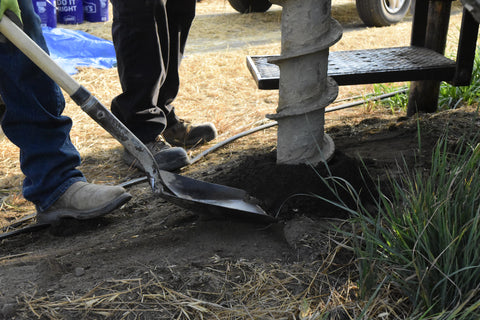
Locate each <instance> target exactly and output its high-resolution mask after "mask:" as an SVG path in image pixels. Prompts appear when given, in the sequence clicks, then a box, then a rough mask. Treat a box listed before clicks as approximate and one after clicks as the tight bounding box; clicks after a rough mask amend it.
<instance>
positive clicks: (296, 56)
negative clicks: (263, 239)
mask: <svg viewBox="0 0 480 320" xmlns="http://www.w3.org/2000/svg"><path fill="white" fill-rule="evenodd" d="M271 2H272V3H275V4H279V5H281V6H282V7H283V9H282V22H281V26H282V49H281V55H280V56H279V57H276V58H272V59H270V60H269V62H271V63H275V64H277V65H278V67H279V69H280V84H279V103H278V108H277V113H276V114H270V115H267V117H268V118H270V119H275V120H277V122H278V133H277V163H279V164H300V163H308V164H313V165H316V164H317V163H319V162H320V161H325V160H327V159H328V158H329V157H331V156H332V155H333V152H334V144H333V141H332V139H331V138H330V137H329V136H328V135H326V134H325V132H324V124H325V107H326V106H328V105H329V104H330V103H332V102H333V101H334V100H335V98H336V97H337V94H338V85H337V84H336V83H335V81H333V79H331V78H329V77H327V70H328V50H329V47H330V46H332V45H333V44H334V43H335V42H337V41H338V40H339V39H340V38H341V36H342V28H341V26H340V24H339V23H338V22H337V21H336V20H334V19H333V18H332V17H331V15H330V11H331V0H271Z"/></svg>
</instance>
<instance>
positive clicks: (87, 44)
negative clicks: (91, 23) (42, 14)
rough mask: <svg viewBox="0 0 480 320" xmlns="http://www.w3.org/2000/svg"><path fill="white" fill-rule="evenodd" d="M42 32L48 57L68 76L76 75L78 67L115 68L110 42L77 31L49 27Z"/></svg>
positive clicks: (113, 53) (113, 51) (115, 60)
mask: <svg viewBox="0 0 480 320" xmlns="http://www.w3.org/2000/svg"><path fill="white" fill-rule="evenodd" d="M42 30H43V35H44V36H45V40H46V41H47V46H48V49H49V51H50V56H51V57H52V58H53V60H55V62H57V63H58V64H59V65H60V66H61V67H62V68H63V69H64V70H65V71H66V72H68V73H69V74H75V73H77V72H78V70H77V69H76V67H78V66H89V67H95V68H99V69H106V68H112V67H114V66H116V63H117V59H116V57H115V49H114V48H113V43H112V42H111V41H108V40H105V39H101V38H98V37H95V36H93V35H91V34H88V33H86V32H83V31H79V30H69V29H62V28H49V27H43V28H42Z"/></svg>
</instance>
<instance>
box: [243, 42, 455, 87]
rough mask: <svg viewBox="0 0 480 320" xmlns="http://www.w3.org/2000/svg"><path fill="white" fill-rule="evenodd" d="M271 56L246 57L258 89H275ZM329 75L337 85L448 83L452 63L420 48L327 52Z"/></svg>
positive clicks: (276, 71)
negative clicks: (406, 82) (417, 82)
mask: <svg viewBox="0 0 480 320" xmlns="http://www.w3.org/2000/svg"><path fill="white" fill-rule="evenodd" d="M270 57H274V56H247V66H248V68H249V70H250V72H251V74H252V76H253V77H254V79H255V81H256V83H257V86H258V88H259V89H265V90H272V89H278V86H279V76H280V69H279V67H278V66H277V65H275V64H271V63H269V62H268V59H269V58H270ZM328 75H329V76H331V77H333V78H334V79H335V81H336V82H337V83H338V84H339V85H354V84H367V83H386V82H398V81H414V80H443V81H449V80H452V78H453V77H454V75H455V61H453V60H450V59H448V58H446V57H445V56H443V55H441V54H439V53H437V52H435V51H433V50H429V49H426V48H422V47H395V48H382V49H370V50H352V51H333V52H330V53H329V58H328Z"/></svg>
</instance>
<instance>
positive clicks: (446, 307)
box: [353, 138, 480, 319]
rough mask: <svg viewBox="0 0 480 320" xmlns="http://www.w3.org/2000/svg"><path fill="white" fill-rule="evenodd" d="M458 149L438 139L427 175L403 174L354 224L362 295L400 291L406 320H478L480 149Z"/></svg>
mask: <svg viewBox="0 0 480 320" xmlns="http://www.w3.org/2000/svg"><path fill="white" fill-rule="evenodd" d="M457 146H458V148H457V150H456V151H455V152H453V153H451V152H449V148H448V143H447V139H446V138H444V139H441V140H440V141H439V143H438V144H437V146H436V148H435V150H434V153H433V155H432V163H431V167H430V169H429V170H427V171H425V170H422V169H417V170H415V171H414V172H413V174H412V173H411V172H408V169H402V172H403V173H402V174H401V177H400V179H395V180H394V179H391V185H392V192H391V195H390V196H387V195H385V194H381V196H380V198H379V200H378V203H377V211H378V212H376V214H375V215H372V214H370V213H368V212H367V211H366V210H364V209H362V208H361V207H360V209H359V213H358V215H357V216H356V217H355V218H354V219H353V223H354V225H356V226H357V227H358V226H359V227H360V230H361V232H358V233H355V237H354V250H355V251H356V253H357V255H358V258H359V263H358V266H359V288H360V293H361V296H363V297H369V296H371V295H372V294H373V293H374V292H378V291H379V287H381V286H382V287H386V286H388V287H389V288H390V289H389V290H397V291H398V292H400V293H401V295H402V296H404V297H407V299H408V303H409V305H410V306H411V308H412V309H411V314H418V316H415V317H412V318H411V319H480V308H479V307H480V165H479V164H480V144H473V143H471V142H470V143H469V142H467V141H464V142H463V143H459V144H457ZM392 288H393V289H392Z"/></svg>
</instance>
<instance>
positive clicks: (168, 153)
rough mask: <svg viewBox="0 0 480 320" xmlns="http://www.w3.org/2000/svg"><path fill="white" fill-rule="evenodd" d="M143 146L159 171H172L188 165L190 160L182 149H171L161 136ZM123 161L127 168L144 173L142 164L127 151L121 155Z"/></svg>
mask: <svg viewBox="0 0 480 320" xmlns="http://www.w3.org/2000/svg"><path fill="white" fill-rule="evenodd" d="M145 146H146V147H147V148H148V150H150V152H151V153H152V155H153V157H154V158H155V162H156V163H157V165H158V168H159V169H160V170H165V171H174V170H177V169H180V168H182V167H185V166H186V165H188V164H190V159H189V158H188V155H187V152H186V151H185V150H184V149H182V148H179V147H172V146H171V145H170V144H168V143H167V142H165V140H163V138H162V137H161V136H159V137H158V138H157V140H156V141H153V142H148V143H145ZM123 161H124V162H125V163H126V164H127V165H128V166H134V167H135V168H138V169H140V170H142V171H145V169H144V168H143V166H142V164H141V163H140V162H139V161H138V160H137V159H136V158H135V157H134V156H133V155H132V154H131V153H130V152H129V151H128V150H125V152H124V153H123Z"/></svg>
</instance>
